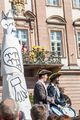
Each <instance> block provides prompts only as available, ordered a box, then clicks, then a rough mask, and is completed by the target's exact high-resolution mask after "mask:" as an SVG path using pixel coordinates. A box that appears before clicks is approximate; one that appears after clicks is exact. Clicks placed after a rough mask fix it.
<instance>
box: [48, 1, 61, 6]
mask: <svg viewBox="0 0 80 120" xmlns="http://www.w3.org/2000/svg"><path fill="white" fill-rule="evenodd" d="M46 5H47V6H51V7H61V0H59V4H57V5H54V4H49V3H48V0H46Z"/></svg>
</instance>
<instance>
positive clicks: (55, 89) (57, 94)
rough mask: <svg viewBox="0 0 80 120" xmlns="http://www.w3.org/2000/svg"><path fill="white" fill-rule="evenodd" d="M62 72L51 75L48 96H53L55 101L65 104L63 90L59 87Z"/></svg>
mask: <svg viewBox="0 0 80 120" xmlns="http://www.w3.org/2000/svg"><path fill="white" fill-rule="evenodd" d="M60 75H61V74H60V73H54V74H52V75H51V76H50V83H49V85H48V87H47V91H48V96H49V97H51V98H53V103H56V104H60V105H65V99H64V95H63V92H61V91H60V89H59V86H58V84H59V76H60Z"/></svg>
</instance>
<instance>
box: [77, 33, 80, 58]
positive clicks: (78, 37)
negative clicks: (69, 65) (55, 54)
mask: <svg viewBox="0 0 80 120" xmlns="http://www.w3.org/2000/svg"><path fill="white" fill-rule="evenodd" d="M77 45H78V56H79V57H80V32H77Z"/></svg>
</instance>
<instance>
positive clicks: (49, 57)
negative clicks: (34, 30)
mask: <svg viewBox="0 0 80 120" xmlns="http://www.w3.org/2000/svg"><path fill="white" fill-rule="evenodd" d="M31 52H32V51H27V52H26V53H22V55H23V63H24V64H26V65H29V64H32V65H50V64H61V57H59V56H58V55H57V53H54V52H50V51H46V52H45V53H40V52H39V53H37V54H36V55H32V56H31V55H30V54H31Z"/></svg>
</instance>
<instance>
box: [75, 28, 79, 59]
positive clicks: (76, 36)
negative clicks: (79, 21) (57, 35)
mask: <svg viewBox="0 0 80 120" xmlns="http://www.w3.org/2000/svg"><path fill="white" fill-rule="evenodd" d="M78 32H80V28H79V29H76V34H75V38H76V50H77V58H79V59H80V55H79V46H78Z"/></svg>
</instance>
